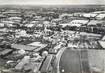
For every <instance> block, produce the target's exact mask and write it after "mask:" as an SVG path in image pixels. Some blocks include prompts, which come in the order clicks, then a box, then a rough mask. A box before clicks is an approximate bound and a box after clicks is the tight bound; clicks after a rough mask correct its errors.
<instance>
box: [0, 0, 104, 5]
mask: <svg viewBox="0 0 105 73" xmlns="http://www.w3.org/2000/svg"><path fill="white" fill-rule="evenodd" d="M3 4H20V5H22V4H24V5H40V4H43V5H65V4H70V5H71V4H74V5H75V4H105V0H0V5H3Z"/></svg>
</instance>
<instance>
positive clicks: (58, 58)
mask: <svg viewBox="0 0 105 73" xmlns="http://www.w3.org/2000/svg"><path fill="white" fill-rule="evenodd" d="M65 50H66V47H62V48H61V49H60V50H59V52H58V53H57V55H56V58H57V59H56V67H57V73H60V72H59V62H60V58H61V56H62V54H63V52H64V51H65Z"/></svg>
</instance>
